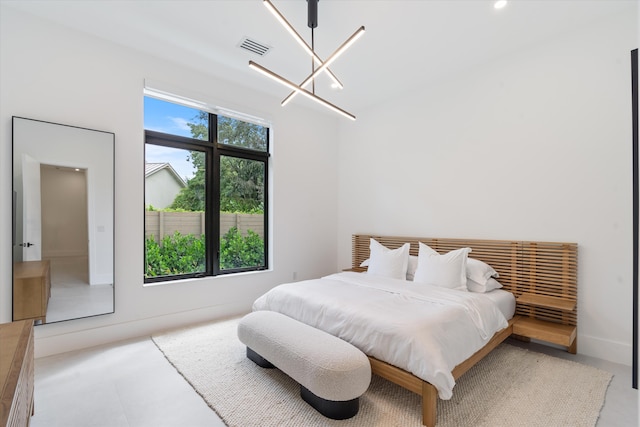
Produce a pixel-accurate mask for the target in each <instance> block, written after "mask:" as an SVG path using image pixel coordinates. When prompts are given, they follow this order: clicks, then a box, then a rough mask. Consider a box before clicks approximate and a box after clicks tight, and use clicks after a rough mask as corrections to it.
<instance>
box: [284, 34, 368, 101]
mask: <svg viewBox="0 0 640 427" xmlns="http://www.w3.org/2000/svg"><path fill="white" fill-rule="evenodd" d="M364 31H365V30H364V25H363V26H361V27H360V28H358V29H357V30H356V31H355V33H353V34H352V35H351V36H350V37H349V38H348V39H347V40H345V41H344V43H342V44H341V45H340V47H338V48H337V49H336V50H335V51H334V52H333V53H332V54H331V55H329V57H328V58H327V60H326V61H325V62H324V63H323V64H322V65H321V66H320V67H318V68H317V69H315V70H313V67H312V73H311V74H310V75H309V76H307V78H306V79H304V80H303V81H302V83H300V87H302V88H303V87H305V86H306V85H308V84H309V82H312V83H313V84H314V85H315V78H316V76H317V75H318V74H320V73H321V72H322V71H323V67H328V66H329V65H331V64H332V63H333V61H335V60H336V59H337V58H338V57H339V56H340V55H341V54H342V52H344V51H345V50H347V48H348V47H349V46H351V45H352V44H353V43H354V42H355V41H356V40H358V39H359V38H360V36H362V35H363V34H364ZM313 93H315V86H314V90H313ZM295 96H296V91H293V92H291V93H290V94H289V95H287V97H286V98H284V99H283V100H282V102H281V103H280V104H281V105H282V106H284V105H286V104H287V103H288V102H289V101H291V99H293V97H295Z"/></svg>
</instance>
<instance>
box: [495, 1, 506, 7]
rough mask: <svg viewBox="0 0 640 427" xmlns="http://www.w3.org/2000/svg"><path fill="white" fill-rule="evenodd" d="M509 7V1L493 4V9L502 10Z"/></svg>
mask: <svg viewBox="0 0 640 427" xmlns="http://www.w3.org/2000/svg"><path fill="white" fill-rule="evenodd" d="M506 5H507V0H498V1H497V2H495V3H494V4H493V7H494V8H496V9H502V8H503V7H505V6H506Z"/></svg>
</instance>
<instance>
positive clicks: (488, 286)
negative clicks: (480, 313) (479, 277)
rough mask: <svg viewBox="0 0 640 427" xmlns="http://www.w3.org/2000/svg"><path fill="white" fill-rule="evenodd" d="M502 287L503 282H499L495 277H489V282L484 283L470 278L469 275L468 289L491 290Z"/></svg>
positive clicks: (482, 291) (474, 290) (483, 291)
mask: <svg viewBox="0 0 640 427" xmlns="http://www.w3.org/2000/svg"><path fill="white" fill-rule="evenodd" d="M501 287H502V283H500V282H498V281H497V280H496V279H494V278H493V277H489V279H488V280H487V282H486V283H485V284H484V285H481V284H480V283H478V282H476V281H475V280H472V279H469V278H468V277H467V289H469V290H470V291H471V292H481V293H485V292H491V291H492V290H494V289H500V288H501Z"/></svg>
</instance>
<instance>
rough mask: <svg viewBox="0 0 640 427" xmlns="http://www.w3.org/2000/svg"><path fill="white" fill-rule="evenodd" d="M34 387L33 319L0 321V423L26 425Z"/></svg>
mask: <svg viewBox="0 0 640 427" xmlns="http://www.w3.org/2000/svg"><path fill="white" fill-rule="evenodd" d="M33 388H34V359H33V321H31V320H22V321H19V322H12V323H4V324H0V426H7V427H24V426H28V425H29V422H30V420H31V415H32V414H33Z"/></svg>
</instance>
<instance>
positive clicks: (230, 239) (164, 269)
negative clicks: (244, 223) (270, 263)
mask: <svg viewBox="0 0 640 427" xmlns="http://www.w3.org/2000/svg"><path fill="white" fill-rule="evenodd" d="M145 245H146V263H147V264H146V266H147V268H146V271H145V276H146V277H155V276H169V275H175V274H188V273H197V272H203V271H205V241H204V234H203V235H200V236H199V237H196V236H194V235H193V234H187V235H184V236H183V235H182V234H180V232H178V231H176V232H175V233H174V234H173V235H171V236H165V237H164V238H163V239H162V242H161V243H160V244H158V243H157V242H156V240H155V239H154V238H153V237H151V238H148V239H147V240H146V243H145ZM260 265H264V242H263V240H262V238H261V237H260V236H259V235H258V234H257V233H255V232H254V231H251V230H249V231H248V232H247V236H246V237H243V236H242V234H240V232H239V231H238V229H237V228H236V227H232V228H231V229H230V230H229V231H228V232H227V233H226V234H225V235H224V236H223V237H222V239H221V241H220V269H221V270H230V269H235V268H242V267H256V266H260Z"/></svg>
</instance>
